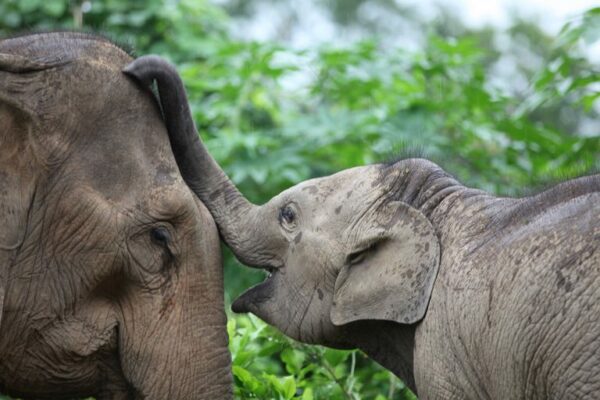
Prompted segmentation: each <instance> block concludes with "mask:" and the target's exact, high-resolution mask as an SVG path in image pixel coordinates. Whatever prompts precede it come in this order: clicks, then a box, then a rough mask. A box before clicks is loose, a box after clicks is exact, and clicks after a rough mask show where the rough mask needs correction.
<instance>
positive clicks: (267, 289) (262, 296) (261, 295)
mask: <svg viewBox="0 0 600 400" xmlns="http://www.w3.org/2000/svg"><path fill="white" fill-rule="evenodd" d="M275 275H276V271H270V272H269V275H268V276H267V279H265V280H264V281H263V282H261V283H259V284H258V285H255V286H252V287H251V288H250V289H248V290H246V291H245V292H244V293H242V294H241V295H240V296H239V297H238V298H237V299H235V300H234V302H233V303H232V304H231V310H232V311H233V312H235V313H248V312H251V313H256V310H257V308H258V306H259V305H260V304H261V303H264V302H266V301H267V300H269V299H270V298H271V297H273V292H274V285H273V281H274V278H275Z"/></svg>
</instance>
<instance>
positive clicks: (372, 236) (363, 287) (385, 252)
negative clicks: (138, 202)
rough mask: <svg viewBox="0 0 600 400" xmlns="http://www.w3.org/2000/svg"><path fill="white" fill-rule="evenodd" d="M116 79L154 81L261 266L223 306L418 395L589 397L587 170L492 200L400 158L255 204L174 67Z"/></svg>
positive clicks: (599, 360)
mask: <svg viewBox="0 0 600 400" xmlns="http://www.w3.org/2000/svg"><path fill="white" fill-rule="evenodd" d="M126 73H128V74H130V75H132V76H135V77H136V78H137V79H139V80H140V81H141V82H143V83H144V84H146V85H148V84H150V82H151V81H153V80H156V83H157V86H158V90H159V95H160V101H161V104H162V109H163V113H164V115H165V120H166V125H167V130H168V133H169V137H170V141H171V145H172V148H173V151H174V154H175V158H176V160H177V163H178V165H179V169H180V170H181V172H182V176H183V178H184V180H185V181H186V182H187V183H188V185H189V186H190V188H191V189H192V190H193V191H194V193H196V194H197V195H198V197H199V198H200V199H201V200H202V201H203V202H204V204H206V206H207V207H208V209H209V210H210V212H211V213H212V215H213V216H214V218H215V221H216V223H217V225H218V227H219V231H220V233H221V235H222V237H223V239H224V241H225V242H226V243H227V244H228V245H229V246H230V247H231V249H232V250H233V252H234V253H235V255H236V256H237V257H238V258H239V259H240V260H241V261H242V262H244V263H246V264H248V265H250V266H254V267H259V268H264V269H266V270H268V272H269V276H268V278H267V279H266V280H265V282H263V283H261V284H259V285H257V286H255V287H253V288H251V289H249V290H248V291H247V292H245V293H244V294H242V295H241V297H240V298H238V299H237V300H236V301H235V302H234V303H233V306H232V307H233V310H234V311H237V312H248V311H250V312H252V313H254V314H256V315H257V316H259V317H260V318H262V319H263V320H265V321H266V322H268V323H270V324H273V325H275V326H276V327H278V328H279V329H281V330H282V331H283V332H284V333H286V334H288V335H289V336H291V337H293V338H296V339H298V340H301V341H303V342H308V343H317V344H324V345H328V346H332V347H339V348H348V347H359V348H361V349H363V350H364V351H365V352H366V353H367V354H368V355H369V356H371V357H372V358H374V359H375V360H377V361H378V362H380V363H381V364H382V365H384V366H385V367H387V368H389V369H391V370H392V371H393V372H394V373H396V374H397V375H399V376H400V377H402V378H403V379H404V380H405V382H406V383H407V384H408V385H409V386H410V387H411V388H413V389H417V390H418V393H419V395H420V396H421V395H422V396H423V398H428V399H448V398H460V399H466V398H470V399H490V398H511V399H516V398H527V399H534V398H536V399H547V398H557V399H558V398H570V397H577V398H589V399H592V398H597V393H598V392H599V391H600V378H598V376H600V367H598V366H600V357H599V356H598V354H600V340H599V339H598V338H599V337H600V317H599V316H600V252H599V251H598V249H600V175H595V176H589V177H583V178H579V179H574V180H571V181H567V182H563V183H561V184H559V185H558V186H556V187H555V188H552V189H550V190H548V191H545V192H542V193H540V194H537V195H534V196H530V197H525V198H521V199H511V198H497V197H494V196H491V195H489V194H487V193H485V192H482V191H480V190H476V189H471V188H467V187H464V186H463V185H461V184H460V183H458V182H457V181H456V180H455V179H454V178H452V177H451V176H450V175H449V174H447V173H446V172H444V171H443V170H442V169H441V168H440V167H438V166H437V165H435V164H434V163H432V162H430V161H427V160H425V159H406V160H400V161H397V162H394V163H388V164H377V165H370V166H363V167H356V168H352V169H348V170H345V171H342V172H339V173H336V174H333V175H331V176H327V177H323V178H317V179H311V180H308V181H306V182H302V183H299V184H297V185H296V186H294V187H292V188H290V189H287V190H285V191H284V192H282V193H281V194H279V195H277V196H275V197H274V198H272V199H271V200H269V201H268V202H267V203H266V204H264V205H261V206H257V205H254V204H251V203H250V202H248V201H247V200H246V199H245V198H244V197H243V196H242V195H241V194H240V193H239V191H238V190H237V189H236V188H235V186H234V185H233V184H232V183H231V181H230V180H229V179H228V178H227V176H226V175H225V173H224V172H223V171H222V170H221V169H220V167H219V166H218V165H217V164H216V163H215V161H214V160H213V159H212V157H211V156H210V154H209V153H208V152H207V151H206V149H205V148H204V146H203V144H202V142H201V141H200V139H199V137H198V133H197V131H196V128H195V126H194V123H193V120H192V118H191V113H190V110H189V106H188V104H187V100H186V96H185V91H184V88H183V84H182V82H181V80H180V78H179V76H178V75H177V73H176V71H175V69H174V68H173V67H172V66H171V65H169V64H168V63H166V62H165V61H163V60H161V59H160V58H158V57H154V56H148V57H143V58H140V59H138V60H136V61H135V62H134V63H132V64H131V65H130V66H128V67H127V69H126ZM557 365H560V366H561V368H556V366H557Z"/></svg>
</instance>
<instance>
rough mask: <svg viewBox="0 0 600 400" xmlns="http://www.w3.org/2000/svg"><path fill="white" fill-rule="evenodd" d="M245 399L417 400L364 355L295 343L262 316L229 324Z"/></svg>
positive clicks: (237, 392) (236, 374)
mask: <svg viewBox="0 0 600 400" xmlns="http://www.w3.org/2000/svg"><path fill="white" fill-rule="evenodd" d="M227 328H228V331H229V336H230V345H229V347H230V349H231V353H232V357H233V375H234V377H235V381H236V387H235V395H236V398H239V399H264V400H270V399H277V400H288V399H293V398H298V399H302V400H312V399H331V400H338V399H339V400H345V399H353V400H354V399H355V400H358V399H375V400H386V399H389V400H391V399H406V400H411V399H416V397H415V396H414V395H413V394H412V393H411V392H410V391H409V390H408V389H407V388H406V387H405V386H404V384H403V383H402V382H401V381H400V380H399V379H398V378H396V377H394V376H393V375H391V374H390V373H389V372H387V371H385V370H384V369H382V368H381V367H379V366H376V365H373V364H372V362H371V361H369V360H368V359H367V358H366V357H365V356H364V355H363V354H362V353H360V352H358V351H337V350H332V349H327V348H324V347H319V346H307V345H303V344H300V343H298V342H295V341H293V340H291V339H289V338H287V337H285V336H284V335H282V334H281V333H280V332H278V331H277V330H276V329H274V328H272V327H269V326H267V325H266V324H265V323H264V322H262V321H260V320H259V319H257V318H256V317H254V316H252V315H250V316H241V317H237V318H235V319H230V321H229V324H228V327H227Z"/></svg>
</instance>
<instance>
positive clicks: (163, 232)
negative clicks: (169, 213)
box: [150, 226, 171, 248]
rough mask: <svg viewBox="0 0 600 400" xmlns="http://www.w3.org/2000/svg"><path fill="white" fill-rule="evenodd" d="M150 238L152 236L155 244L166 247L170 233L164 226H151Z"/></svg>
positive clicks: (169, 239)
mask: <svg viewBox="0 0 600 400" xmlns="http://www.w3.org/2000/svg"><path fill="white" fill-rule="evenodd" d="M150 238H152V241H153V242H154V243H155V244H157V245H159V246H162V247H165V248H168V245H169V242H170V241H171V234H170V233H169V231H168V230H167V229H166V228H163V227H162V226H159V227H156V228H152V230H151V231H150Z"/></svg>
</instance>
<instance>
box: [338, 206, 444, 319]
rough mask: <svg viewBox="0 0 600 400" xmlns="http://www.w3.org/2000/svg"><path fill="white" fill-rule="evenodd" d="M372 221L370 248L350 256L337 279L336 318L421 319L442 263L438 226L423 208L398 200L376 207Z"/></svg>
mask: <svg viewBox="0 0 600 400" xmlns="http://www.w3.org/2000/svg"><path fill="white" fill-rule="evenodd" d="M370 224H371V226H370V227H366V228H365V229H364V233H363V235H366V237H365V238H364V240H365V242H366V243H369V244H370V246H369V250H367V251H366V252H364V253H362V254H361V256H360V257H356V258H357V260H355V261H354V260H352V259H350V260H349V261H348V262H347V263H346V265H345V266H344V267H343V268H342V270H341V272H340V274H339V275H338V277H337V280H336V282H335V289H334V297H333V306H332V309H331V315H330V316H331V320H332V322H333V323H334V324H335V325H343V324H347V323H350V322H353V321H358V320H385V321H394V322H397V323H401V324H412V323H414V322H417V321H419V320H421V319H422V318H423V317H424V316H425V311H426V310H427V306H428V304H429V300H430V297H431V292H432V290H433V284H434V281H435V278H436V275H437V272H438V269H439V263H440V243H439V239H438V237H437V235H436V232H435V229H434V228H433V226H432V225H431V223H430V222H429V220H428V219H427V218H426V217H425V216H424V215H423V214H422V213H421V212H420V211H419V210H417V209H415V208H413V207H410V206H409V205H407V204H406V203H403V202H399V201H393V202H390V203H388V204H386V205H385V206H383V207H381V208H380V209H378V210H377V211H376V212H375V217H374V218H372V220H371V221H370Z"/></svg>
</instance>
